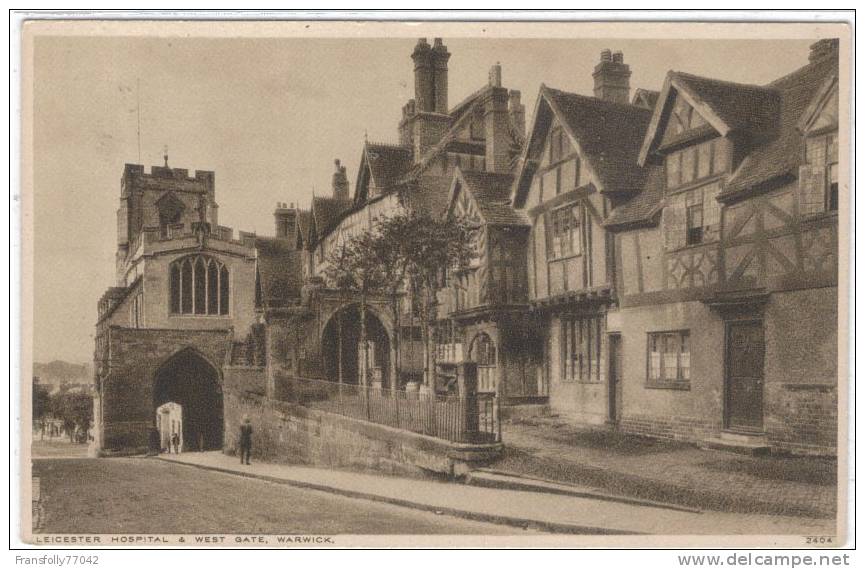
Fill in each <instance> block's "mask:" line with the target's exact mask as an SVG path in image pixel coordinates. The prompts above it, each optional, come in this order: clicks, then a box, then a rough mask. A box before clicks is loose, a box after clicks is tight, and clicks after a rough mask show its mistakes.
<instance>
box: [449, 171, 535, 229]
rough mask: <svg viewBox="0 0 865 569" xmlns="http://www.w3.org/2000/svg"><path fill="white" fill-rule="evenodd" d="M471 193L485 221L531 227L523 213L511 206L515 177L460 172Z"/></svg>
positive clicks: (488, 173)
mask: <svg viewBox="0 0 865 569" xmlns="http://www.w3.org/2000/svg"><path fill="white" fill-rule="evenodd" d="M460 175H461V176H462V178H463V180H465V183H466V190H468V191H469V192H471V194H472V196H473V197H474V199H475V203H476V204H477V206H478V209H479V210H480V214H481V217H483V219H484V221H485V222H487V223H491V224H503V225H529V220H528V217H526V215H525V214H524V213H523V212H521V211H519V212H518V211H516V210H515V209H514V208H513V206H512V205H511V199H510V198H511V196H510V194H511V184H512V183H513V181H514V177H513V176H511V175H510V174H493V173H490V172H473V171H460Z"/></svg>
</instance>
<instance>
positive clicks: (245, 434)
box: [240, 416, 252, 464]
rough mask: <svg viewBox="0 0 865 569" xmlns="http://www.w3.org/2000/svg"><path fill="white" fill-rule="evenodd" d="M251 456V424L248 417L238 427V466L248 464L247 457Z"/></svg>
mask: <svg viewBox="0 0 865 569" xmlns="http://www.w3.org/2000/svg"><path fill="white" fill-rule="evenodd" d="M250 454H252V422H251V421H250V420H249V416H246V417H244V418H243V424H242V425H240V464H244V462H246V464H250V462H249V455H250Z"/></svg>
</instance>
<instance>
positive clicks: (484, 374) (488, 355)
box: [469, 332, 498, 393]
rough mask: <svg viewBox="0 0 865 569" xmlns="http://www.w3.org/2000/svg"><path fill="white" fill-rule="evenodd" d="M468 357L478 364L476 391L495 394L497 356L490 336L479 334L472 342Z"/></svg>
mask: <svg viewBox="0 0 865 569" xmlns="http://www.w3.org/2000/svg"><path fill="white" fill-rule="evenodd" d="M469 357H471V360H472V361H473V362H475V363H476V364H478V391H481V392H484V393H495V392H496V386H497V383H498V381H497V379H498V377H497V374H496V369H497V364H498V354H497V351H496V345H495V343H494V342H493V339H492V338H490V335H489V334H487V333H486V332H481V333H480V334H478V335H477V336H475V337H474V340H472V345H471V348H470V350H469Z"/></svg>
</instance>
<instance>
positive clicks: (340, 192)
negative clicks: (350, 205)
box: [332, 158, 350, 201]
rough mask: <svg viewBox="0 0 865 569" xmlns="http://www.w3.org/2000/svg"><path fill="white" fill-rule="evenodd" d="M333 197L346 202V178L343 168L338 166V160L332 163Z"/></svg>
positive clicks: (347, 196)
mask: <svg viewBox="0 0 865 569" xmlns="http://www.w3.org/2000/svg"><path fill="white" fill-rule="evenodd" d="M333 164H334V172H333V182H332V185H333V197H334V198H336V199H338V200H343V201H348V200H349V199H350V198H349V195H348V176H347V175H346V173H345V166H343V165H342V164H340V162H339V158H337V159H336V160H334V161H333Z"/></svg>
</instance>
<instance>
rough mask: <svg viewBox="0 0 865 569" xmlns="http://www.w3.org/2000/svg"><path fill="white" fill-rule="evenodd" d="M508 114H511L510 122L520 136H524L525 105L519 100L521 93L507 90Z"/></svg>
mask: <svg viewBox="0 0 865 569" xmlns="http://www.w3.org/2000/svg"><path fill="white" fill-rule="evenodd" d="M509 96H510V98H509V99H508V114H509V115H510V116H511V124H512V125H513V127H514V129H515V130H516V131H517V132H518V133H519V134H520V136H522V137H525V136H526V106H525V105H524V104H522V102H520V97H521V93H520V92H519V91H515V90H512V91H510V92H509Z"/></svg>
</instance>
